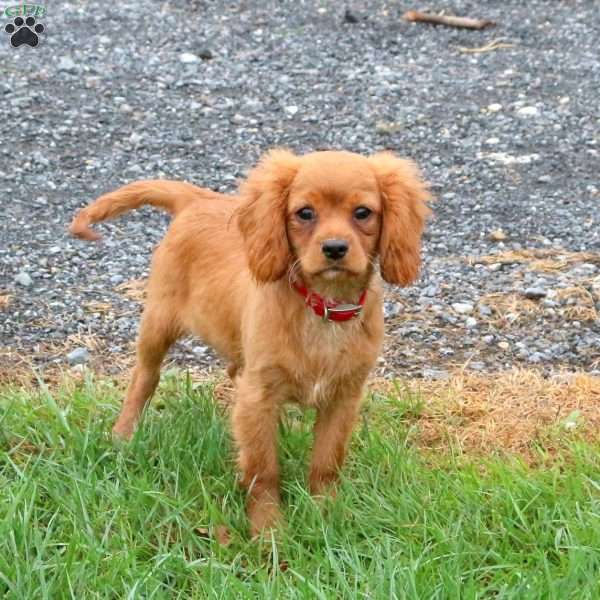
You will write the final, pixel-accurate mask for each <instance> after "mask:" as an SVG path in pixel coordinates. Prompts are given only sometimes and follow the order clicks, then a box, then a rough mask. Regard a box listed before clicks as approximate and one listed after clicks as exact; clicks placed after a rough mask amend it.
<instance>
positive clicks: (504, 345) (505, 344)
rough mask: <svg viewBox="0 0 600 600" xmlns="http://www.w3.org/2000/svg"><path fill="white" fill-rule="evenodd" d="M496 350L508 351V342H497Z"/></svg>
mask: <svg viewBox="0 0 600 600" xmlns="http://www.w3.org/2000/svg"><path fill="white" fill-rule="evenodd" d="M498 348H500V350H508V349H509V348H510V344H509V343H508V342H498Z"/></svg>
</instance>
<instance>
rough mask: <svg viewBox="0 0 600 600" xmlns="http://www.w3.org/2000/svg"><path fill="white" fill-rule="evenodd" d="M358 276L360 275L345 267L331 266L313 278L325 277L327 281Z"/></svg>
mask: <svg viewBox="0 0 600 600" xmlns="http://www.w3.org/2000/svg"><path fill="white" fill-rule="evenodd" d="M357 275H358V273H356V272H355V271H353V270H352V269H348V268H347V267H343V266H341V265H329V266H328V267H325V268H324V269H321V270H319V271H316V272H315V273H313V276H317V277H324V278H325V279H336V278H337V277H343V276H346V277H353V276H357Z"/></svg>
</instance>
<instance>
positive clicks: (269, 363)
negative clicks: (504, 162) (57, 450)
mask: <svg viewBox="0 0 600 600" xmlns="http://www.w3.org/2000/svg"><path fill="white" fill-rule="evenodd" d="M428 196H429V195H428V192H427V188H426V185H425V184H424V183H423V181H422V180H421V177H420V175H419V172H418V171H417V169H416V167H415V166H414V165H413V164H412V163H411V162H408V161H405V160H402V159H399V158H397V157H395V156H394V155H393V154H391V153H380V154H376V155H374V156H371V157H369V158H365V157H363V156H359V155H357V154H352V153H350V152H314V153H312V154H307V155H305V156H297V155H295V154H292V153H290V152H288V151H285V150H273V151H271V152H269V153H268V154H267V155H266V156H265V157H264V158H263V159H262V160H261V161H260V163H259V164H258V166H257V167H256V168H255V169H254V170H252V171H251V172H250V174H249V176H248V178H247V180H246V181H245V182H244V183H243V184H242V186H241V189H240V194H239V196H237V197H230V196H224V195H221V194H217V193H215V192H212V191H210V190H207V189H202V188H198V187H195V186H193V185H190V184H187V183H178V182H170V181H141V182H138V183H132V184H129V185H126V186H124V187H122V188H121V189H119V190H117V191H115V192H112V193H110V194H106V195H104V196H102V197H100V198H98V199H97V200H96V201H95V202H94V203H93V204H91V205H90V206H89V207H87V208H85V209H83V210H81V211H80V212H79V214H78V215H77V216H76V217H75V219H74V220H73V223H72V224H71V229H70V230H71V233H73V234H74V235H76V236H78V237H82V238H85V239H97V238H98V237H99V236H98V234H96V233H95V232H94V231H93V230H91V229H90V228H89V225H90V224H92V223H96V222H98V221H102V220H104V219H109V218H111V217H115V216H117V215H118V214H121V213H123V212H125V211H127V210H130V209H133V208H137V207H139V206H142V205H144V204H151V205H153V206H157V207H160V208H163V209H165V210H167V211H169V212H171V213H172V214H173V215H174V216H175V218H174V220H173V222H172V224H171V227H170V228H169V230H168V232H167V234H166V236H165V238H164V239H163V241H162V242H161V244H160V245H159V246H158V248H157V249H156V252H155V253H154V258H153V261H152V270H151V275H150V280H149V282H148V299H147V302H146V306H145V309H144V314H143V317H142V322H141V325H140V332H139V338H138V345H137V364H136V366H135V369H134V371H133V376H132V379H131V383H130V385H129V388H128V391H127V395H126V397H125V400H124V402H123V407H122V410H121V414H120V416H119V418H118V420H117V422H116V424H115V426H114V430H113V431H114V433H115V434H116V435H118V436H121V437H123V438H129V437H130V436H131V435H132V433H133V431H134V429H135V426H136V423H137V422H138V420H139V419H140V416H141V414H142V411H143V409H144V406H145V405H146V403H147V402H148V400H149V398H150V397H151V395H152V393H153V392H154V389H155V387H156V385H157V383H158V380H159V372H160V365H161V361H162V359H163V357H164V356H165V354H166V352H167V350H168V349H169V347H170V346H171V344H172V343H173V342H174V341H175V340H176V339H177V338H178V337H179V336H181V335H183V334H186V333H190V332H191V333H194V334H196V335H198V336H200V337H201V338H202V339H203V340H204V341H205V342H206V343H207V344H210V345H211V346H212V347H214V348H215V349H216V350H217V352H219V353H220V354H221V355H222V356H223V357H224V358H225V359H227V360H228V361H229V365H230V366H229V373H230V375H231V376H232V378H233V379H234V380H235V384H236V386H235V387H236V391H235V403H234V407H233V433H234V437H235V441H236V443H237V446H238V449H239V465H240V469H241V473H242V482H243V484H244V486H245V487H246V488H247V490H248V512H249V518H250V523H251V530H252V532H253V533H258V532H259V531H261V530H262V529H263V528H265V527H269V526H272V525H273V524H275V522H276V521H277V519H278V516H279V466H278V460H277V452H276V434H277V424H278V417H279V412H280V410H281V407H282V405H283V404H284V403H286V402H296V403H299V404H300V405H302V406H306V407H314V408H315V409H316V410H317V420H316V424H315V430H314V438H315V439H314V449H313V456H312V463H311V467H310V487H311V491H312V492H313V493H314V494H321V493H323V492H324V491H325V488H326V487H328V486H329V485H330V484H332V483H333V482H334V481H335V479H336V477H337V474H338V472H339V469H340V467H341V466H342V463H343V461H344V456H345V452H346V445H347V442H348V438H349V436H350V433H351V430H352V427H353V424H354V421H355V419H356V416H357V413H358V410H359V405H360V401H361V398H362V395H363V386H364V384H365V380H366V378H367V375H368V373H369V371H370V370H371V368H372V367H373V365H374V364H375V361H376V359H377V356H378V354H379V352H380V348H381V343H382V338H383V312H382V284H381V279H380V276H379V274H378V273H377V271H376V268H375V265H376V260H377V259H379V268H380V271H381V276H382V277H383V279H385V280H386V281H388V282H390V283H396V284H401V285H408V284H409V283H411V282H412V281H413V280H414V279H415V278H416V276H417V274H418V270H419V265H420V240H421V233H422V230H423V226H424V220H425V218H426V216H427V214H428V212H429V211H428V208H427V207H426V205H425V201H426V200H427V199H428Z"/></svg>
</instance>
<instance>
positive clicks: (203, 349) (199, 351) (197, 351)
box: [192, 346, 208, 356]
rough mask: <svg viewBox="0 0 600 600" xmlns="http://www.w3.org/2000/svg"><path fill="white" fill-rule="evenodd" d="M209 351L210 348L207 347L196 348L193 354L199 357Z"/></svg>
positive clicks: (193, 349)
mask: <svg viewBox="0 0 600 600" xmlns="http://www.w3.org/2000/svg"><path fill="white" fill-rule="evenodd" d="M207 350H208V348H207V347H206V346H194V347H193V348H192V352H193V353H194V354H196V355H197V356H203V355H204V354H206V351H207Z"/></svg>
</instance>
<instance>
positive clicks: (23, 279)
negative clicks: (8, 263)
mask: <svg viewBox="0 0 600 600" xmlns="http://www.w3.org/2000/svg"><path fill="white" fill-rule="evenodd" d="M15 283H18V284H19V285H20V286H23V287H31V286H32V285H33V279H31V277H30V276H29V274H28V273H26V272H25V271H21V272H20V273H17V275H16V276H15Z"/></svg>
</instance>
